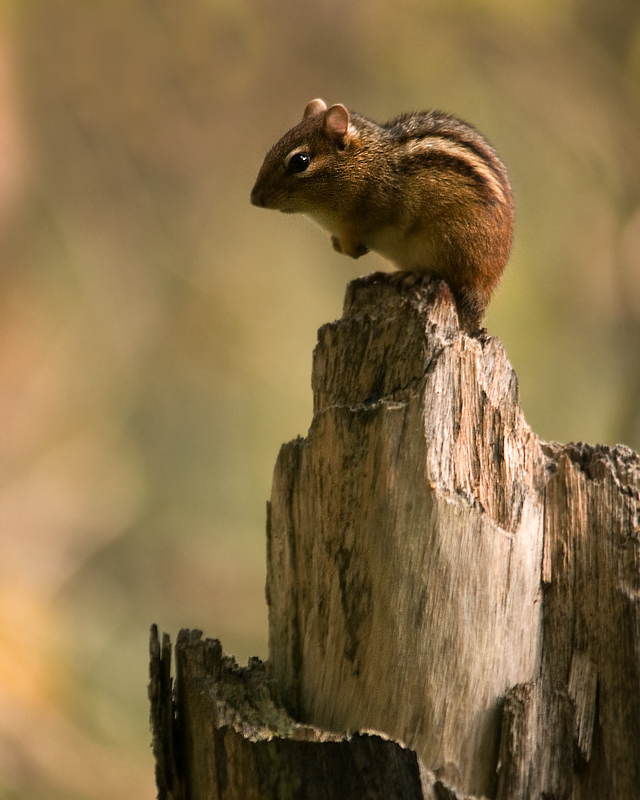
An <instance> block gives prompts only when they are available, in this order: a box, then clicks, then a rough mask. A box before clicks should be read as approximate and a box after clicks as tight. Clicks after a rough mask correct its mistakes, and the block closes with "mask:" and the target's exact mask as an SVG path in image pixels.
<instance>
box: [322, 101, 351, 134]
mask: <svg viewBox="0 0 640 800" xmlns="http://www.w3.org/2000/svg"><path fill="white" fill-rule="evenodd" d="M322 127H323V128H324V132H325V133H326V134H327V136H330V137H331V138H332V139H337V140H338V141H340V142H344V138H345V136H346V135H347V131H348V130H349V112H348V111H347V109H346V108H345V107H344V106H343V105H341V104H340V103H337V104H336V105H335V106H331V108H328V109H327V111H326V112H325V115H324V122H323V123H322Z"/></svg>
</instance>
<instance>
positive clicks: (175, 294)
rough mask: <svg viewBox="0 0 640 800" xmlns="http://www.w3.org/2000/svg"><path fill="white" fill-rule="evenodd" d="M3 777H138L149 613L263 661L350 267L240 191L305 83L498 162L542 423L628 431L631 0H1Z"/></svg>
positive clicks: (31, 786) (50, 787)
mask: <svg viewBox="0 0 640 800" xmlns="http://www.w3.org/2000/svg"><path fill="white" fill-rule="evenodd" d="M0 8H1V9H2V10H1V12H0V430H1V431H2V434H1V439H0V481H1V483H0V547H1V556H0V795H1V796H2V797H3V798H10V799H11V800H18V799H20V800H23V799H24V800H27V799H28V800H32V799H33V800H44V798H47V800H49V799H50V798H51V799H52V800H57V799H58V798H59V799H60V800H62V798H64V799H65V800H67V799H68V798H71V800H88V799H89V798H91V799H92V800H93V798H96V799H97V798H136V799H139V798H142V800H144V799H145V798H152V797H154V796H155V789H154V783H153V761H152V757H151V753H150V749H149V739H150V737H149V732H148V722H147V720H148V709H147V698H146V684H147V660H148V659H147V641H148V630H149V625H150V624H151V623H152V622H156V623H158V625H159V627H160V629H161V630H165V631H168V632H170V633H171V635H172V638H173V639H174V640H175V635H176V633H177V631H178V629H179V628H180V627H199V628H202V629H203V630H204V632H205V634H206V635H207V636H210V637H218V638H220V639H221V640H222V642H223V646H224V648H225V650H226V651H227V652H230V653H233V654H234V655H236V657H237V658H238V659H239V661H241V662H245V661H246V659H247V657H248V656H250V655H254V654H255V655H259V656H261V657H265V656H266V649H267V648H266V644H267V623H266V606H265V601H264V590H263V587H264V578H265V575H264V572H265V569H264V522H265V501H266V500H267V499H268V496H269V493H270V481H271V471H272V468H273V465H274V462H275V459H276V456H277V453H278V449H279V447H280V445H281V443H283V442H285V441H288V440H290V439H292V438H294V437H295V436H297V435H298V434H305V433H306V431H307V428H308V425H309V422H310V419H311V391H310V370H311V352H312V349H313V346H314V343H315V340H316V330H317V328H318V327H319V326H320V325H322V324H323V323H325V322H327V321H330V320H333V319H336V318H338V317H339V316H340V314H341V305H342V297H343V294H344V290H345V286H346V283H347V281H348V280H350V279H351V278H353V277H355V276H357V275H359V274H362V273H363V272H369V271H372V270H374V269H378V268H380V267H381V266H382V263H383V262H381V261H380V260H379V259H378V258H377V257H376V256H374V255H369V256H367V258H366V259H362V260H360V261H358V262H355V261H352V260H350V259H346V258H344V257H342V256H339V255H338V254H336V253H334V252H333V250H332V249H331V246H330V244H329V240H328V235H327V234H326V233H324V232H322V231H321V230H320V229H319V228H315V227H314V226H312V225H311V224H309V223H308V222H306V221H304V220H301V219H298V218H291V217H286V218H285V217H283V216H282V215H279V214H276V213H274V212H266V211H263V210H259V209H256V208H253V207H251V206H250V205H249V201H248V198H249V191H250V189H251V186H252V183H253V180H254V177H255V174H256V173H257V170H258V168H259V166H260V164H261V161H262V158H263V156H264V154H265V152H266V150H267V149H268V147H270V146H271V144H273V142H274V141H275V140H276V139H277V138H278V137H279V136H280V135H281V134H282V133H284V131H285V130H287V129H288V128H289V127H291V126H292V125H294V124H296V123H297V122H298V120H299V119H300V117H301V114H302V111H303V108H304V106H305V104H306V102H307V101H308V100H310V99H311V98H313V97H316V96H321V97H323V98H324V99H325V100H327V101H329V102H343V103H345V104H346V105H347V106H349V107H351V108H353V109H355V110H358V111H360V112H361V113H364V114H366V115H367V116H370V117H372V118H374V119H378V120H381V121H382V120H386V119H389V118H390V117H393V116H395V115H397V114H398V113H400V112H402V111H408V110H419V109H424V108H433V107H436V108H441V109H444V110H447V111H450V112H453V113H455V114H458V115H459V116H461V117H463V118H465V119H468V120H469V121H471V122H473V123H474V124H475V125H477V126H478V127H479V128H480V129H481V130H482V131H483V132H484V133H485V134H486V135H487V136H488V138H489V139H490V140H491V141H492V142H493V144H494V145H495V146H496V148H497V149H498V151H499V152H500V153H501V155H502V156H503V157H504V159H505V161H506V162H507V164H508V166H509V169H510V172H511V176H512V179H513V184H514V189H515V194H516V199H517V228H516V239H515V247H514V251H513V256H512V259H511V264H510V267H509V269H508V271H507V273H506V275H505V278H504V280H503V283H502V285H501V288H500V289H499V291H498V293H497V295H496V297H495V299H494V301H493V303H492V305H491V307H490V310H489V313H488V316H487V321H486V324H487V327H488V329H489V331H490V332H491V333H492V334H495V335H497V336H498V337H500V339H501V340H502V342H503V343H504V345H505V348H506V350H507V353H508V355H509V357H510V359H511V361H512V363H513V365H514V366H515V368H516V370H517V372H518V375H519V378H520V387H521V397H522V404H523V407H524V410H525V414H526V416H527V419H528V421H529V423H530V424H531V426H532V427H533V429H534V430H535V431H536V432H537V433H538V434H539V435H540V436H541V437H543V438H544V439H547V440H549V439H555V440H560V441H569V440H576V441H577V440H582V441H588V442H591V443H594V444H595V443H606V444H615V443H616V442H624V443H626V444H628V445H630V446H632V447H635V448H640V4H638V2H637V0H520V2H518V3H511V2H507V0H427V2H425V0H394V2H393V3H389V2H388V1H387V0H350V2H349V3H345V2H343V1H342V0H306V1H305V0H298V2H294V0H180V1H179V2H178V0H92V1H91V2H88V1H87V0H15V1H14V2H12V1H11V0H4V2H3V3H2V4H1V5H0Z"/></svg>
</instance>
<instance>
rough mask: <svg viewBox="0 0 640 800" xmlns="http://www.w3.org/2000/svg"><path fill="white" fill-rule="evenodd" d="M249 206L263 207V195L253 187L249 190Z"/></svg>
mask: <svg viewBox="0 0 640 800" xmlns="http://www.w3.org/2000/svg"><path fill="white" fill-rule="evenodd" d="M251 205H253V206H260V208H264V207H265V199H264V195H263V194H262V192H260V190H259V189H258V187H257V186H254V187H253V189H252V190H251Z"/></svg>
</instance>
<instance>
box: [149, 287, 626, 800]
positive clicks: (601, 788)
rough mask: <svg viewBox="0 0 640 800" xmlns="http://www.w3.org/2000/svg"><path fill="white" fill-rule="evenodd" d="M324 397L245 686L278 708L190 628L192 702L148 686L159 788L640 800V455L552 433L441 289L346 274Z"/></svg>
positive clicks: (279, 497)
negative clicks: (555, 438) (526, 411)
mask: <svg viewBox="0 0 640 800" xmlns="http://www.w3.org/2000/svg"><path fill="white" fill-rule="evenodd" d="M313 392H314V416H313V420H312V423H311V427H310V429H309V432H308V434H307V436H306V438H304V439H303V438H299V439H297V440H295V441H293V442H290V443H289V444H287V445H284V446H283V448H282V450H281V452H280V455H279V457H278V461H277V464H276V468H275V473H274V479H273V490H272V497H271V502H270V504H269V514H268V525H267V602H268V606H269V661H268V664H267V665H266V666H260V667H259V669H258V666H257V663H254V665H253V668H252V669H253V672H252V671H251V665H250V668H248V671H247V672H246V673H243V674H244V676H245V677H244V678H243V679H242V680H245V681H249V683H251V685H252V686H254V688H255V687H257V686H258V685H261V686H262V689H261V690H260V691H262V695H261V696H262V697H263V699H264V698H269V702H268V703H266V705H264V708H263V710H262V711H261V710H260V709H258V708H257V706H256V704H255V703H254V704H253V705H251V704H250V707H249V706H247V704H246V703H245V704H244V705H242V703H240V705H238V702H239V701H238V696H239V694H238V689H237V685H238V680H239V679H238V675H239V674H240V673H239V672H238V668H237V667H234V669H231V670H229V669H227V670H226V671H225V669H222V668H221V667H220V664H221V663H223V661H221V659H222V656H221V653H218V651H217V650H216V651H215V654H214V656H212V655H211V652H212V648H213V650H215V648H216V647H218V648H219V645H213V644H211V643H208V642H201V641H200V638H199V635H194V634H188V633H183V634H181V638H180V639H179V641H178V645H177V661H178V667H179V669H178V672H177V675H176V694H175V697H174V698H173V699H171V691H170V689H167V687H166V685H165V687H164V689H163V688H162V687H159V688H158V687H156V689H155V691H153V692H151V694H150V696H151V697H152V700H154V702H155V704H156V717H157V720H158V722H157V724H156V723H154V731H156V735H155V738H154V749H155V752H156V755H157V756H158V757H159V758H160V759H163V760H168V761H169V762H171V764H173V766H172V765H171V764H170V765H169V766H168V767H163V768H162V769H161V770H160V771H159V773H158V774H159V786H160V785H161V784H162V785H164V786H168V785H172V786H175V787H180V788H179V790H178V789H176V790H175V792H172V791H170V790H167V789H165V790H164V794H163V793H162V790H161V791H160V795H159V796H160V798H161V800H164V798H172V800H177V799H178V798H182V797H184V798H191V797H194V798H200V797H202V798H206V800H235V798H245V799H246V800H252V799H253V798H256V799H257V800H271V799H273V800H276V798H289V797H291V798H293V797H308V798H318V799H320V798H327V800H329V798H331V800H340V799H341V798H342V800H352V798H353V800H355V798H360V797H362V798H367V800H388V798H392V797H399V798H400V797H405V798H414V797H415V798H416V799H417V800H420V798H422V799H423V800H442V799H443V798H445V799H446V798H450V799H451V800H455V799H456V798H457V800H462V798H471V797H488V798H499V800H551V799H552V798H553V799H554V800H561V799H562V800H591V799H593V800H596V799H597V800H604V798H616V800H620V799H622V800H635V799H636V798H637V799H638V800H640V558H639V534H640V460H639V458H638V456H637V454H635V453H633V452H632V451H631V450H629V449H628V448H626V447H623V446H618V447H616V448H608V447H590V446H587V445H566V446H563V445H559V444H551V445H550V444H545V443H543V442H541V441H540V440H539V439H538V437H537V436H536V435H535V434H534V433H532V431H531V430H530V428H529V427H528V425H527V424H526V422H525V420H524V417H523V415H522V411H521V409H520V405H519V398H518V387H517V380H516V376H515V374H514V372H513V370H512V368H511V366H510V364H509V362H508V360H507V358H506V356H505V353H504V350H503V348H502V346H501V345H500V343H499V342H498V341H497V340H496V339H494V338H491V337H487V336H485V335H481V336H479V337H469V336H467V335H466V334H465V333H463V332H461V331H460V329H459V326H458V321H457V316H456V312H455V308H454V306H453V303H452V299H451V295H450V293H449V291H448V290H447V288H446V286H445V285H444V284H442V283H438V282H437V281H431V282H430V283H429V282H424V283H423V284H417V285H413V286H411V285H409V284H407V283H406V282H405V283H404V284H403V283H402V282H398V281H394V280H391V281H390V280H389V279H388V278H385V277H383V276H378V277H375V276H374V277H371V276H370V277H369V278H368V279H361V280H358V281H354V282H353V283H352V284H351V285H350V287H349V289H348V292H347V297H346V301H345V308H344V314H343V317H342V319H340V320H338V321H337V322H335V323H332V324H330V325H325V326H324V327H323V328H322V329H321V330H320V332H319V340H318V346H317V348H316V350H315V354H314V367H313ZM166 647H168V643H165V645H163V651H162V652H165V650H166ZM154 652H156V656H155V658H156V665H155V672H153V673H152V674H155V675H156V680H158V681H161V680H164V681H165V684H166V682H167V681H168V680H169V678H168V673H167V670H166V667H165V666H164V662H162V660H161V658H160V655H159V653H160V650H159V645H158V644H157V637H156V649H155V651H154ZM206 653H209V655H208V656H206ZM153 660H154V657H152V662H153ZM165 660H166V655H165ZM207 664H209V667H207ZM212 665H213V666H212ZM234 670H235V671H234ZM256 670H257V672H256ZM260 681H262V684H260ZM153 683H154V679H153V678H152V687H153ZM252 691H253V690H252ZM256 691H258V690H257V689H256ZM240 694H241V693H240ZM252 696H257V695H255V694H254V695H252ZM223 701H224V702H223ZM162 703H164V706H163V705H162ZM167 703H168V704H169V705H170V706H171V708H170V709H169V710H168V711H167V707H166V704H167ZM267 707H268V711H265V710H264V709H267ZM283 707H284V708H283ZM260 708H262V706H260ZM171 709H173V710H171ZM274 709H279V711H277V713H276V711H274ZM284 709H286V713H285V711H284ZM263 711H264V713H263ZM280 713H281V714H282V715H283V716H282V717H281V718H280V717H278V714H280ZM274 714H275V716H274ZM171 719H173V720H174V724H173V726H172V725H171V724H169V723H168V722H167V720H171ZM248 719H250V721H247V720H248ZM274 719H286V720H289V722H287V723H286V724H282V723H281V722H280V723H278V724H276V723H274ZM293 720H295V723H294V722H293ZM166 730H170V732H169V733H166ZM158 731H160V732H159V733H158ZM162 731H165V733H162ZM305 731H306V733H305ZM329 732H332V733H329ZM357 732H364V733H362V735H361V734H359V733H357ZM167 737H168V738H169V739H170V741H169V742H167V741H166V739H167ZM300 738H304V739H305V741H304V748H300V747H298V744H299V741H297V740H299V739H300ZM267 743H268V746H267ZM338 744H339V747H337V745H338ZM328 745H330V746H328ZM314 748H320V749H322V748H324V749H322V752H320V750H317V751H316V750H315V749H314ZM340 748H342V749H340ZM313 753H315V755H313ZM334 757H335V759H336V760H332V759H334ZM384 764H386V765H388V768H387V767H384V768H381V765H384ZM182 792H184V794H182Z"/></svg>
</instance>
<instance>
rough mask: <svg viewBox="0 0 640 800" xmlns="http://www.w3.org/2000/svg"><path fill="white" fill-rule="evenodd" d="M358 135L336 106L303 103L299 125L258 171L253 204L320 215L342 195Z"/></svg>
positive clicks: (341, 106)
mask: <svg viewBox="0 0 640 800" xmlns="http://www.w3.org/2000/svg"><path fill="white" fill-rule="evenodd" d="M356 139H357V132H356V130H355V128H354V127H353V125H352V124H351V123H350V117H349V112H348V111H347V109H346V108H345V107H344V106H343V105H340V104H336V105H333V106H331V107H329V108H327V105H326V103H325V102H324V101H323V100H311V102H309V103H307V106H306V108H305V110H304V115H303V117H302V122H300V123H299V124H298V125H296V126H295V128H292V129H291V130H290V131H288V132H287V133H285V135H284V136H283V137H282V139H280V140H279V141H278V142H276V144H275V145H274V146H273V147H272V148H271V150H269V152H268V153H267V155H266V157H265V159H264V163H263V164H262V167H261V168H260V171H259V173H258V177H257V179H256V183H255V186H254V187H253V190H252V192H251V202H252V203H253V205H255V206H260V207H262V208H273V209H276V210H278V211H283V212H285V213H294V212H298V213H303V214H304V213H307V214H313V213H314V212H319V211H324V210H325V208H326V206H327V205H328V204H331V203H332V202H335V201H337V199H338V198H339V196H340V194H341V185H340V177H341V175H342V174H343V173H344V172H345V170H346V169H347V159H348V156H349V152H350V150H352V149H353V146H354V144H355V140H356Z"/></svg>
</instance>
